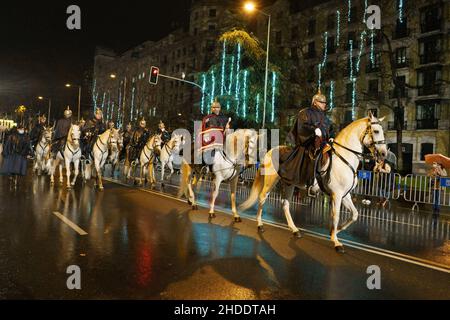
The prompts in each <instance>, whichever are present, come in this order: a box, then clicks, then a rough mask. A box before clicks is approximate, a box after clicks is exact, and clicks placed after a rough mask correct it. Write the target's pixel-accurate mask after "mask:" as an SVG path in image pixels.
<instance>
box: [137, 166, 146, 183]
mask: <svg viewBox="0 0 450 320" xmlns="http://www.w3.org/2000/svg"><path fill="white" fill-rule="evenodd" d="M146 165H147V164H144V163H142V161H141V165H140V166H139V182H138V185H139V186H142V180H143V177H144V175H145V172H144V171H145V166H146Z"/></svg>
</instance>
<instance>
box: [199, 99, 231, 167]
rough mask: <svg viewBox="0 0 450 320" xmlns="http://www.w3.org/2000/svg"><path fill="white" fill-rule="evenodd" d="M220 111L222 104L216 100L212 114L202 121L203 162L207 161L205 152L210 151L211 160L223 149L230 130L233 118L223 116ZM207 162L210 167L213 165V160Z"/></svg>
mask: <svg viewBox="0 0 450 320" xmlns="http://www.w3.org/2000/svg"><path fill="white" fill-rule="evenodd" d="M220 111H221V106H220V103H219V102H218V101H217V100H216V101H214V102H213V103H212V104H211V113H210V114H209V115H207V116H205V117H204V118H203V120H202V131H201V132H200V140H201V143H202V147H201V149H200V150H201V152H202V153H203V157H202V158H203V161H205V151H210V156H211V158H214V154H215V150H217V149H223V145H224V143H225V134H226V130H227V129H230V121H231V118H227V117H226V116H223V115H221V114H220ZM207 162H208V163H207V164H209V165H210V164H212V163H210V162H211V160H208V161H207Z"/></svg>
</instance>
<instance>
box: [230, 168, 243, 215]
mask: <svg viewBox="0 0 450 320" xmlns="http://www.w3.org/2000/svg"><path fill="white" fill-rule="evenodd" d="M238 181H239V175H238V174H236V175H235V177H234V178H233V179H232V180H231V181H230V189H231V195H230V197H231V211H233V217H234V222H242V219H241V217H240V216H239V214H238V212H237V209H236V190H237V184H238Z"/></svg>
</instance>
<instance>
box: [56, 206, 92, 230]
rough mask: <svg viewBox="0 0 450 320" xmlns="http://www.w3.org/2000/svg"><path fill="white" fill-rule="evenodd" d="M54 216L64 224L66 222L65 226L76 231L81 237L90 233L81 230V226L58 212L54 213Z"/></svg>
mask: <svg viewBox="0 0 450 320" xmlns="http://www.w3.org/2000/svg"><path fill="white" fill-rule="evenodd" d="M53 214H54V215H55V216H57V217H58V218H59V219H61V220H62V222H64V223H65V224H67V225H68V226H69V227H71V228H72V229H73V230H75V231H76V232H77V233H78V234H79V235H80V236H85V235H87V234H88V233H87V232H86V231H84V230H83V229H81V228H80V227H79V226H77V225H76V224H75V223H73V222H72V221H70V220H69V219H67V218H66V217H65V216H64V215H62V214H61V213H59V212H58V211H53Z"/></svg>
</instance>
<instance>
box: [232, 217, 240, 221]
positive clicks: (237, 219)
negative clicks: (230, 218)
mask: <svg viewBox="0 0 450 320" xmlns="http://www.w3.org/2000/svg"><path fill="white" fill-rule="evenodd" d="M234 222H242V219H241V217H234Z"/></svg>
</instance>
